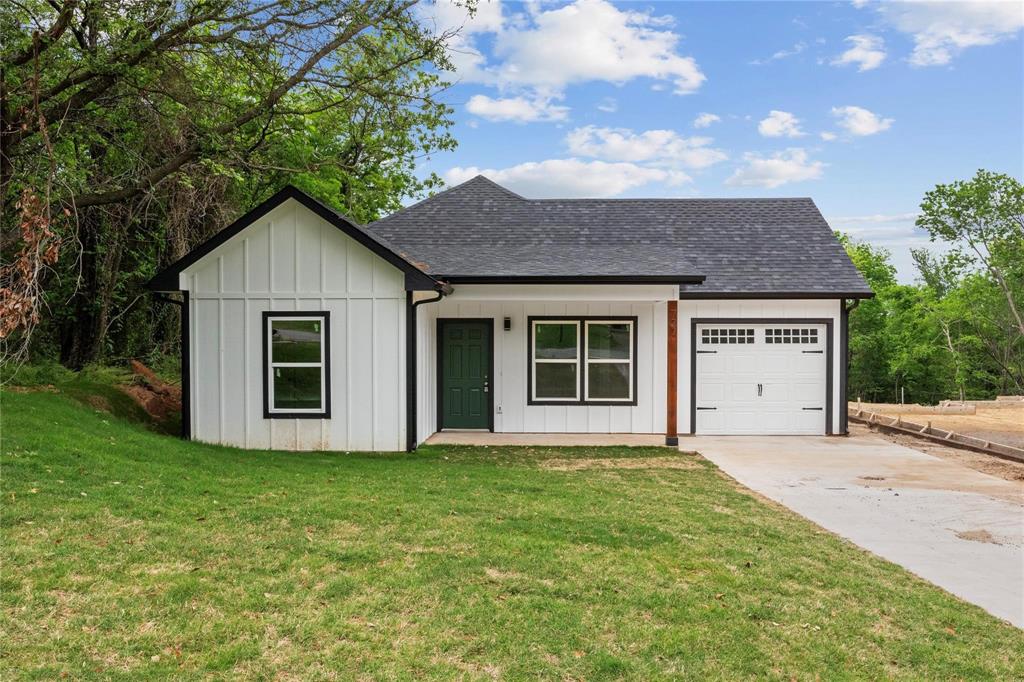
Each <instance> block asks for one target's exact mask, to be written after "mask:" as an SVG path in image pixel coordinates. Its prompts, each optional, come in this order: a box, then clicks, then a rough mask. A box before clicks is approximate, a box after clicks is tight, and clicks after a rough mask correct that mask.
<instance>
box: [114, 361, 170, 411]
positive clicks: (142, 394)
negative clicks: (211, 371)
mask: <svg viewBox="0 0 1024 682" xmlns="http://www.w3.org/2000/svg"><path fill="white" fill-rule="evenodd" d="M130 364H131V368H132V372H134V373H135V381H134V382H133V383H131V384H126V385H124V386H121V387H120V388H121V390H122V391H124V392H125V393H127V394H128V395H129V396H130V397H131V398H132V399H133V400H134V401H135V402H136V403H138V404H139V406H140V407H141V408H142V409H144V410H145V411H146V413H147V414H149V415H150V416H151V417H153V418H154V419H156V420H158V421H164V420H166V419H167V418H168V417H170V416H172V415H174V414H177V413H178V412H179V411H180V410H181V387H180V386H175V385H173V384H168V383H167V382H165V381H163V380H161V379H160V377H158V376H157V375H156V373H154V372H153V370H151V369H150V368H149V367H146V366H145V365H144V364H142V363H141V362H139V361H138V360H132V361H131V363H130Z"/></svg>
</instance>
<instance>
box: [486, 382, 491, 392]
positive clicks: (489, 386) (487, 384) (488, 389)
mask: <svg viewBox="0 0 1024 682" xmlns="http://www.w3.org/2000/svg"><path fill="white" fill-rule="evenodd" d="M490 392H491V384H490V382H488V381H485V382H484V393H490Z"/></svg>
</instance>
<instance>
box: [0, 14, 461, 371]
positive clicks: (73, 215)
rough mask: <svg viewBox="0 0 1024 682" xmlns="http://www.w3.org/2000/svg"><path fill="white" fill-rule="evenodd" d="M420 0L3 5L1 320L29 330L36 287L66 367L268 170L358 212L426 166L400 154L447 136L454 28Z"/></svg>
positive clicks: (370, 211) (267, 187)
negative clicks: (441, 23)
mask: <svg viewBox="0 0 1024 682" xmlns="http://www.w3.org/2000/svg"><path fill="white" fill-rule="evenodd" d="M415 4H416V0H291V1H286V2H270V1H267V2H259V1H253V0H186V1H185V2H172V1H171V0H158V1H157V2H142V3H140V2H134V1H133V0H64V1H63V2H59V1H58V0H21V1H20V2H18V3H15V4H13V5H10V6H8V7H7V8H5V10H4V11H3V13H2V16H0V38H2V40H0V43H2V46H3V47H2V49H3V53H2V58H3V72H2V78H0V201H2V202H3V209H4V210H3V217H2V222H0V251H2V254H3V261H2V262H0V268H2V272H0V275H2V281H0V294H2V296H0V306H4V307H5V312H6V311H7V310H10V311H12V312H15V313H17V314H18V315H17V316H16V317H10V316H9V317H7V319H8V320H11V319H16V320H17V322H19V323H20V324H14V325H13V327H15V328H20V330H21V332H22V333H23V334H22V336H23V337H25V336H26V335H25V334H24V332H26V331H27V330H28V329H30V327H31V325H32V322H33V321H34V320H36V319H38V316H39V312H40V309H41V308H43V307H44V306H46V304H47V303H49V304H50V307H49V310H50V311H51V314H52V317H53V318H54V319H55V321H56V322H57V325H56V337H57V343H58V344H59V346H60V353H61V357H62V360H63V361H64V362H65V363H66V364H68V365H70V366H73V367H80V366H82V365H83V364H85V363H87V362H90V361H93V360H95V359H97V358H98V357H100V356H101V354H102V353H103V352H104V350H105V345H104V344H106V343H107V340H108V338H109V334H110V332H111V331H112V328H113V327H115V326H116V325H118V324H124V323H125V321H126V319H127V318H126V315H128V314H129V311H130V310H131V304H132V302H133V301H134V300H137V299H138V298H139V295H140V293H141V292H140V291H139V289H138V283H139V282H141V281H142V280H143V279H144V277H145V276H146V275H148V274H151V273H152V271H153V270H154V269H155V268H156V267H157V266H158V265H159V264H160V263H164V262H167V261H168V260H172V259H173V258H175V257H177V256H180V255H181V254H182V253H183V252H184V251H185V250H187V249H188V248H190V247H191V246H192V245H194V244H195V243H196V242H198V241H199V240H201V239H203V238H205V237H207V236H209V233H210V232H211V231H212V230H213V229H215V228H216V227H217V226H219V225H221V224H223V222H224V221H225V220H226V219H227V218H228V217H230V216H231V215H233V214H235V213H237V212H238V211H240V210H244V209H245V208H247V207H249V206H250V205H252V203H253V202H255V201H258V200H260V199H262V198H263V197H264V196H265V195H266V194H267V193H268V192H269V191H271V190H272V189H273V188H274V187H273V186H274V185H277V184H280V183H283V182H285V181H289V180H290V181H296V182H298V183H299V184H304V185H305V186H306V187H307V188H311V189H314V190H315V191H316V192H317V193H318V194H319V195H320V196H321V198H323V199H325V200H327V201H329V202H330V203H333V204H334V205H335V206H337V207H338V208H340V209H343V210H346V211H348V212H350V213H352V214H353V215H354V216H355V217H357V218H360V219H364V220H368V219H372V218H374V217H376V215H377V214H379V213H380V212H381V211H386V210H391V209H394V208H396V207H397V206H399V205H400V203H401V201H402V199H403V198H404V197H407V196H416V195H418V194H420V193H422V192H423V191H424V190H426V189H428V188H430V187H432V186H434V185H435V184H437V183H438V179H437V178H436V177H433V176H431V177H428V178H426V179H425V180H421V179H419V178H418V175H417V173H416V172H415V170H416V165H417V162H418V160H419V159H420V157H422V156H423V155H426V154H430V153H431V152H432V151H434V150H436V149H444V148H450V147H451V146H452V145H453V144H454V141H453V140H452V138H451V137H450V135H449V134H448V132H447V129H448V126H449V125H450V121H449V119H448V114H449V109H448V108H447V107H446V106H444V105H443V104H441V103H439V102H438V101H437V99H436V98H435V95H436V93H437V92H438V90H439V89H440V88H442V87H443V86H444V84H443V83H442V82H441V80H440V79H439V76H438V74H439V73H440V70H441V69H442V68H444V67H446V66H448V62H447V59H446V44H447V41H448V39H449V38H450V37H451V33H450V32H440V33H438V32H436V31H435V30H434V27H433V26H429V25H427V24H426V23H425V22H423V21H422V17H421V16H420V15H418V14H417V12H416V11H415V7H414V5H415ZM30 228H31V229H34V230H35V231H34V232H30V231H27V230H30ZM41 228H44V229H41ZM38 234H42V235H43V238H41V239H37V238H35V236H36V235H38ZM56 253H59V254H60V263H59V264H58V263H54V262H53V258H54V256H55V254H56ZM17 331H18V330H17V329H14V328H12V329H8V328H7V326H5V328H4V329H2V330H0V332H3V334H2V336H6V337H8V339H10V338H11V337H12V335H16V334H17Z"/></svg>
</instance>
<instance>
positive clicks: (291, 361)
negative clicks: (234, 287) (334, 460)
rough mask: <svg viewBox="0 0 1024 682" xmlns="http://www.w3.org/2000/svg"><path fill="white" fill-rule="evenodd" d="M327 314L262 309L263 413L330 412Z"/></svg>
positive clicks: (298, 414) (315, 415) (317, 414)
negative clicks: (264, 310) (263, 310)
mask: <svg viewBox="0 0 1024 682" xmlns="http://www.w3.org/2000/svg"><path fill="white" fill-rule="evenodd" d="M330 340H331V336H330V313H329V312H326V311H323V312H305V311H303V312H270V311H268V312H264V313H263V365H264V367H263V369H264V372H263V379H264V380H263V416H264V417H265V418H267V419H273V418H286V417H287V418H303V417H307V418H321V419H323V418H328V417H330V416H331V382H330Z"/></svg>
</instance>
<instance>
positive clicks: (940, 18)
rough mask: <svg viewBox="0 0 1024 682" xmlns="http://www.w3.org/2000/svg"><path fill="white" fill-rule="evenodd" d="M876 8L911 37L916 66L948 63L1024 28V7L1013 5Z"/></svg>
mask: <svg viewBox="0 0 1024 682" xmlns="http://www.w3.org/2000/svg"><path fill="white" fill-rule="evenodd" d="M874 7H875V8H876V9H877V10H878V11H879V12H880V13H881V14H882V16H883V17H884V18H885V20H886V21H887V22H888V23H889V24H891V25H892V26H893V27H895V28H896V29H897V30H899V31H902V32H904V33H907V34H910V35H911V36H912V37H913V39H914V51H913V52H912V53H911V55H910V63H911V64H913V65H914V66H939V65H942V64H948V63H949V62H950V61H952V59H953V57H955V56H956V55H958V54H959V53H960V52H962V51H963V50H965V49H967V48H969V47H976V46H979V45H993V44H995V43H998V42H1000V41H1002V40H1008V39H1010V38H1012V37H1013V36H1015V35H1016V34H1017V33H1018V32H1019V31H1020V30H1021V28H1022V27H1024V5H1022V4H1021V3H1020V2H1017V1H1014V0H1010V1H1009V2H1005V1H1003V2H1000V1H996V2H982V1H976V2H899V3H895V2H894V3H878V4H877V5H874Z"/></svg>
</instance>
